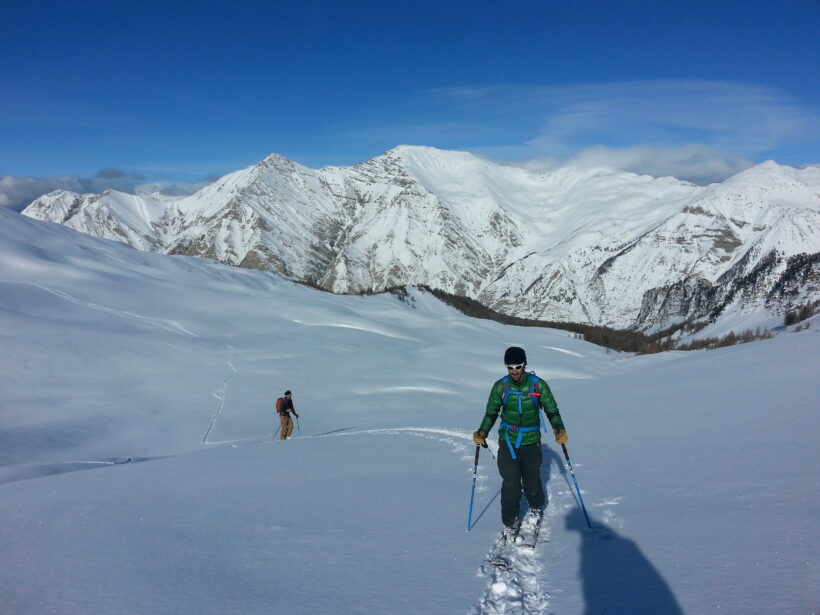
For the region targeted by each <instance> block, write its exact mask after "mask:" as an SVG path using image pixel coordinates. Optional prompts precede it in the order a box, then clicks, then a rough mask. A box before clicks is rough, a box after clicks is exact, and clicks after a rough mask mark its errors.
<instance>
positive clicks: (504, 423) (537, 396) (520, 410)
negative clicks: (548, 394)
mask: <svg viewBox="0 0 820 615" xmlns="http://www.w3.org/2000/svg"><path fill="white" fill-rule="evenodd" d="M501 381H502V382H503V383H504V397H503V398H502V400H501V404H502V406H506V405H507V399H509V397H510V395H517V396H518V416H519V418H520V417H521V416H522V415H523V414H524V408H523V405H522V403H523V399H524V396H525V395H528V396H530V397H532V399H533V401H534V402H535V407H536V408H537V409H538V410H539V412H538V416H539V418H541V412H540V408H541V399H540V398H541V394H540V393H538V392H537V390H536V388H535V387H536V384H537V383H538V377H537V376H536V375H535V372H530V390H529V391H528V392H526V393H525V392H523V391H511V390H510V377H509V375H507V376H504V378H502V379H501ZM541 421H543V418H541ZM501 426H502V427H505V428H506V429H507V431H506V432H504V439H505V440H506V441H507V446H508V447H509V449H510V455H511V456H512V458H513V459H516V456H515V449H517V448H521V440H522V439H523V437H524V434H525V433H526V432H528V431H538V430H539V429H541V425H540V424H539V425H533V426H532V427H521V426H519V425H512V424H510V423H508V422H507V421H505V420H504V419H502V420H501ZM510 432H513V433H518V437H517V438H516V439H515V446H513V444H512V442H511V441H510Z"/></svg>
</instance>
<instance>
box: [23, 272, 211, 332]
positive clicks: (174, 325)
mask: <svg viewBox="0 0 820 615" xmlns="http://www.w3.org/2000/svg"><path fill="white" fill-rule="evenodd" d="M13 283H15V284H26V285H28V286H35V287H37V288H39V289H40V290H44V291H46V292H47V293H51V294H52V295H54V296H55V297H59V298H60V299H63V300H65V301H68V302H69V303H73V304H74V305H80V306H84V307H87V308H90V309H92V310H97V311H99V312H105V313H106V314H111V315H113V316H118V317H120V318H125V319H127V320H138V321H140V322H146V323H148V324H151V325H154V326H156V327H159V328H160V329H164V330H165V331H170V332H171V333H182V334H185V335H190V336H191V337H199V336H198V335H197V334H196V333H193V332H191V331H188V329H186V328H185V327H183V326H182V325H180V324H179V323H178V322H176V321H173V320H166V319H164V318H153V317H150V316H142V315H140V314H134V313H133V312H126V311H124V310H117V309H114V308H110V307H106V306H104V305H99V304H98V303H89V302H87V301H80V300H79V299H76V298H75V297H72V296H71V295H69V294H68V293H65V292H63V291H61V290H57V289H56V288H50V287H48V286H43V285H42V284H31V283H28V282H13Z"/></svg>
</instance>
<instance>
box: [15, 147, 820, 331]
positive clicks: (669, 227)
mask: <svg viewBox="0 0 820 615" xmlns="http://www.w3.org/2000/svg"><path fill="white" fill-rule="evenodd" d="M24 213H25V214H26V215H28V216H31V217H34V218H38V219H42V220H50V221H55V222H60V223H63V224H66V225H68V226H70V227H71V228H74V229H76V230H80V231H82V232H85V233H89V234H92V235H96V236H99V237H105V238H109V239H116V240H118V241H123V242H126V243H129V244H130V245H133V246H135V247H138V248H140V249H144V250H153V251H158V252H163V253H170V254H188V255H195V256H206V257H210V258H214V259H216V260H218V261H220V262H223V263H227V264H231V265H239V266H242V267H249V268H259V269H267V270H274V271H278V272H280V273H283V274H284V275H286V276H288V277H290V278H292V279H295V280H299V281H304V282H308V283H311V284H314V285H317V286H319V287H322V288H325V289H327V290H331V291H334V292H339V293H359V292H364V291H371V290H376V291H378V290H382V289H385V288H390V287H393V286H407V285H416V284H427V285H429V286H432V287H436V288H440V289H442V290H445V291H447V292H450V293H453V294H463V295H467V296H470V297H472V298H475V299H478V300H479V301H481V302H482V303H484V304H485V305H488V306H489V307H491V308H493V309H496V310H498V311H501V312H506V313H510V314H516V315H519V316H524V317H531V318H541V319H545V320H559V321H571V322H585V323H592V324H600V325H608V326H613V327H616V328H627V327H632V326H637V327H639V328H649V327H661V326H665V325H669V324H672V323H675V322H679V321H682V320H685V319H687V318H692V317H703V316H705V315H707V314H711V313H724V314H737V313H746V312H757V313H758V314H759V317H758V320H759V321H765V320H766V319H767V318H768V317H770V316H772V315H782V313H783V312H784V311H785V310H786V309H788V308H789V307H792V306H793V305H794V304H795V303H798V302H800V301H804V300H806V299H807V298H811V297H816V296H817V294H818V288H817V285H816V281H815V283H813V284H814V285H811V284H810V285H808V286H805V285H804V286H803V287H801V288H799V289H797V290H796V291H795V292H792V293H790V294H789V295H783V294H779V295H778V294H776V293H775V294H773V293H772V289H773V288H774V287H775V285H776V284H777V282H778V281H779V280H780V275H781V274H782V273H783V271H784V270H785V268H786V267H787V263H788V258H789V257H791V256H794V255H796V254H801V253H808V254H813V253H816V252H818V251H820V169H817V168H814V167H810V168H806V169H802V170H798V169H794V168H791V167H784V166H780V165H777V164H775V163H773V162H767V163H764V164H761V165H758V166H756V167H754V168H752V169H749V170H747V171H744V172H743V173H740V174H738V175H736V176H734V177H732V178H730V179H728V180H726V181H725V182H723V183H722V184H714V185H711V186H707V187H699V186H694V185H692V184H690V183H687V182H682V181H679V180H676V179H674V178H651V177H647V176H640V175H635V174H629V173H621V172H615V171H609V170H603V169H584V168H577V167H571V166H565V167H560V168H557V169H554V170H552V171H532V170H527V169H524V168H521V167H515V166H510V165H502V164H497V163H494V162H491V161H489V160H485V159H482V158H479V157H477V156H474V155H472V154H469V153H466V152H450V151H442V150H438V149H434V148H429V147H411V146H400V147H397V148H396V149H393V150H391V151H389V152H386V153H385V154H383V155H381V156H378V157H376V158H374V159H372V160H369V161H367V162H363V163H361V164H358V165H355V166H353V167H326V168H323V169H318V170H314V169H308V168H306V167H304V166H301V165H299V164H297V163H294V162H292V161H290V160H287V159H286V158H283V157H282V156H278V155H275V154H274V155H271V156H269V157H267V158H265V159H264V160H263V161H261V162H260V163H258V164H256V165H254V166H252V167H249V168H247V169H244V170H241V171H237V172H235V173H231V174H229V175H227V176H225V177H223V178H222V179H220V180H218V181H217V182H214V183H213V184H211V185H209V186H207V187H205V188H203V189H202V190H200V191H199V192H197V193H196V194H194V195H191V196H189V197H185V198H182V199H179V200H177V201H160V200H155V199H150V198H145V197H139V196H132V195H124V194H121V193H116V192H106V193H104V194H102V195H78V194H74V193H67V192H56V193H51V194H49V195H46V196H43V197H41V198H40V199H38V200H37V201H35V202H34V203H32V204H31V205H30V206H29V207H28V208H27V209H26V210H25V212H24ZM762 265H765V275H762V276H761V275H758V276H756V277H755V280H754V281H755V284H753V285H751V286H750V285H749V284H748V283H747V280H746V279H745V278H747V277H748V276H749V275H750V274H751V273H752V272H754V271H756V270H757V269H760V267H761V266H762ZM809 273H811V274H813V273H814V272H813V271H812V272H806V275H804V276H803V277H804V278H806V279H809V278H811V277H812V275H808V274H809ZM815 277H816V276H815ZM738 281H740V282H738ZM741 282H742V283H743V284H745V286H743V287H742V288H740V290H742V291H743V292H738V290H739V288H738V285H739V284H740V283H741Z"/></svg>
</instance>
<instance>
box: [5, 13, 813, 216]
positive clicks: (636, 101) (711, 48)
mask: <svg viewBox="0 0 820 615" xmlns="http://www.w3.org/2000/svg"><path fill="white" fill-rule="evenodd" d="M818 41H820V2H818V0H771V1H767V2H763V1H758V0H746V1H740V0H737V1H735V0H708V1H706V0H687V1H679V0H665V1H664V2H649V1H646V2H637V1H635V0H618V1H614V0H595V1H591V0H574V1H572V2H560V3H559V2H553V1H551V0H539V1H537V0H516V1H513V2H500V1H494V2H488V1H483V0H470V1H462V0H449V1H448V0H438V1H436V2H427V1H426V0H415V1H413V2H392V3H391V2H384V1H380V2H375V1H373V2H371V1H360V2H357V1H355V0H347V1H345V2H340V1H333V2H331V1H311V0H301V1H300V2H276V1H270V0H268V1H267V2H248V1H244V0H235V1H233V2H173V1H171V2H169V1H167V0H165V1H164V2H154V1H153V0H148V1H145V2H137V1H130V2H122V1H118V0H108V1H106V2H98V1H97V0H83V2H76V3H73V2H70V3H66V2H51V1H46V2H40V1H37V0H28V1H27V2H8V3H6V4H5V6H4V9H3V16H2V19H1V20H0V177H2V176H7V177H4V178H3V180H2V182H0V202H2V199H3V195H4V194H5V195H6V203H5V204H7V205H14V203H13V202H12V201H14V199H15V198H18V199H19V198H21V197H20V195H19V194H18V193H19V192H20V191H21V190H23V188H24V187H25V186H28V187H29V188H32V189H34V187H35V186H38V187H42V186H43V185H45V184H44V182H45V180H46V178H48V181H51V182H57V183H59V180H56V179H54V178H57V177H64V178H71V179H72V180H73V181H75V183H78V185H81V186H82V187H85V188H89V187H90V188H98V187H103V186H107V185H114V186H115V187H116V186H117V185H122V187H123V188H124V189H127V188H128V186H133V185H136V184H138V183H140V182H143V183H145V182H158V183H160V185H166V184H167V187H168V188H169V190H170V189H173V188H174V187H176V188H177V189H179V190H183V191H184V190H185V189H186V188H188V187H191V186H193V185H196V184H197V183H200V182H202V181H206V180H207V179H208V178H212V177H214V176H217V175H222V174H224V173H227V172H230V171H234V170H237V169H239V168H242V167H245V166H248V165H250V164H253V163H255V162H257V161H259V160H260V159H262V158H263V157H264V156H266V155H267V154H269V153H272V152H276V153H279V154H282V155H284V156H286V157H288V158H291V159H293V160H295V161H297V162H300V163H302V164H304V165H307V166H310V167H314V168H318V167H321V166H324V165H351V164H355V163H356V162H360V161H363V160H367V159H369V158H372V157H374V156H377V155H379V154H381V153H382V152H384V151H386V150H387V149H390V148H392V147H394V146H396V145H399V144H404V143H409V144H418V145H432V146H435V147H440V148H444V149H459V150H468V151H473V152H476V153H479V154H483V155H486V156H489V157H492V158H496V159H500V160H515V161H532V160H535V161H541V162H543V163H544V164H550V163H552V162H554V161H555V160H559V161H563V160H565V159H568V158H574V159H576V160H586V161H592V162H605V163H609V164H612V165H614V166H621V167H623V168H626V169H628V170H634V171H641V172H648V173H653V174H676V175H677V176H680V177H686V178H687V179H694V180H696V181H711V180H715V179H721V178H722V177H725V176H728V175H730V174H732V173H733V172H736V171H738V170H741V169H742V168H745V166H748V165H749V164H750V163H753V162H760V161H763V160H766V159H769V158H773V159H774V160H776V161H777V162H780V163H782V164H790V165H796V166H799V165H803V164H812V163H819V162H820V78H818V75H820V42H818ZM35 178H36V180H35ZM25 182H28V184H25V186H24V183H25ZM118 182H119V184H118ZM163 182H165V184H162V183H163ZM46 183H47V182H46ZM38 189H39V188H38ZM15 190H17V192H15ZM23 191H25V190H23ZM27 196H28V195H26V197H27Z"/></svg>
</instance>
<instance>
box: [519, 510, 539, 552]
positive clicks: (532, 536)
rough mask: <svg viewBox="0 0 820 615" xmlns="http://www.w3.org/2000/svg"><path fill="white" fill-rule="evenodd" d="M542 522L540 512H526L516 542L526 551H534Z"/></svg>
mask: <svg viewBox="0 0 820 615" xmlns="http://www.w3.org/2000/svg"><path fill="white" fill-rule="evenodd" d="M543 521H544V514H543V512H542V511H533V510H531V511H530V512H528V513H527V516H526V517H524V520H523V521H522V522H521V526H520V527H519V529H518V536H517V542H518V543H519V544H520V545H521V546H522V547H525V548H527V549H535V547H536V545H537V544H538V536H539V534H540V533H541V523H542V522H543Z"/></svg>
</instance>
